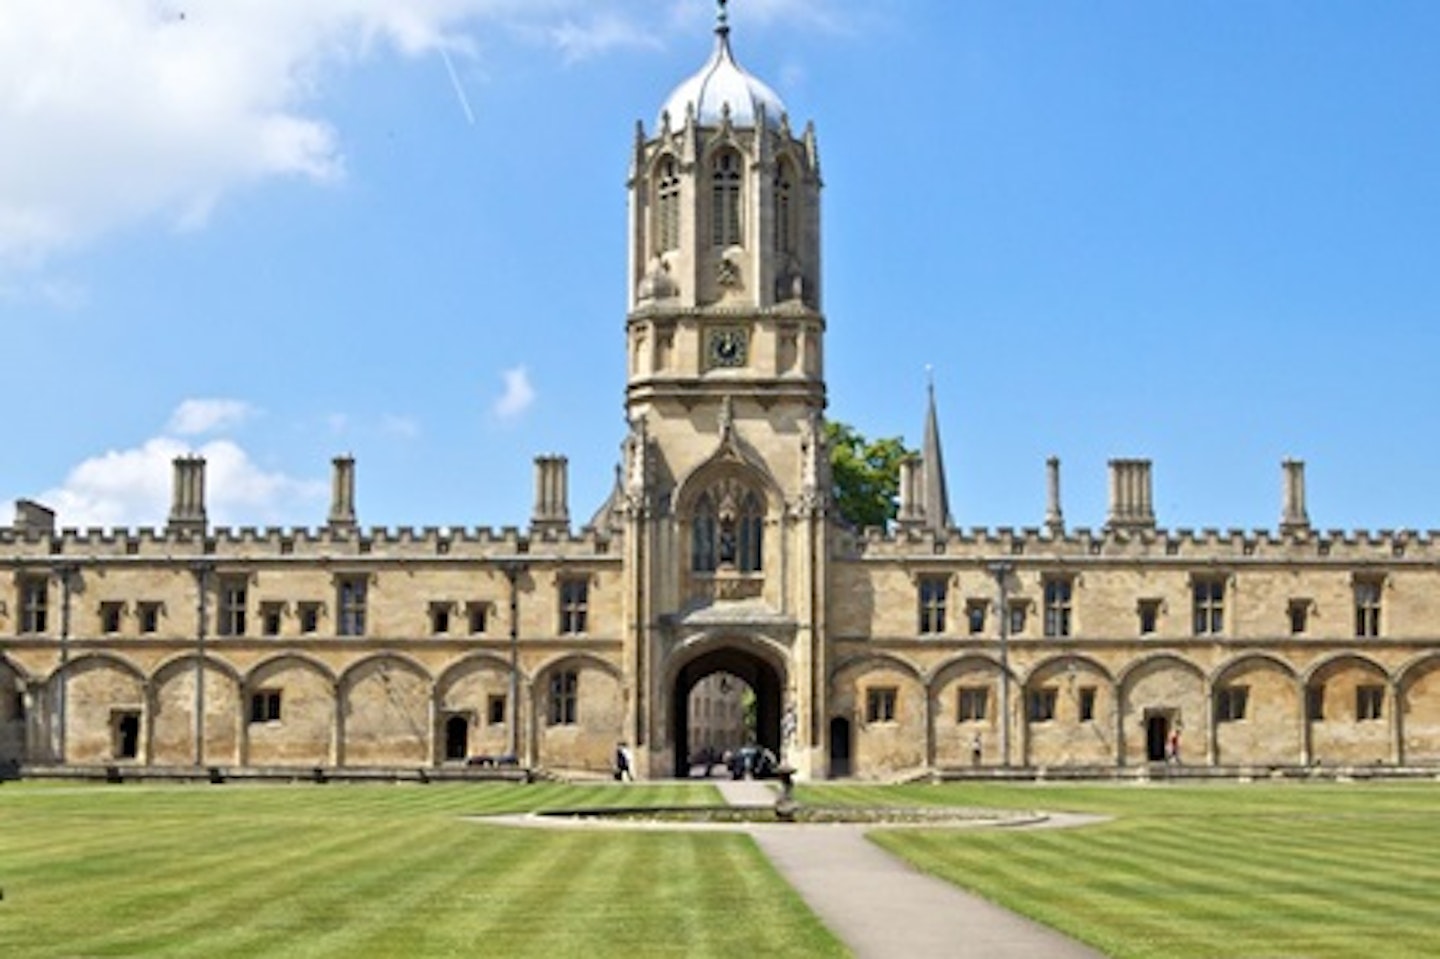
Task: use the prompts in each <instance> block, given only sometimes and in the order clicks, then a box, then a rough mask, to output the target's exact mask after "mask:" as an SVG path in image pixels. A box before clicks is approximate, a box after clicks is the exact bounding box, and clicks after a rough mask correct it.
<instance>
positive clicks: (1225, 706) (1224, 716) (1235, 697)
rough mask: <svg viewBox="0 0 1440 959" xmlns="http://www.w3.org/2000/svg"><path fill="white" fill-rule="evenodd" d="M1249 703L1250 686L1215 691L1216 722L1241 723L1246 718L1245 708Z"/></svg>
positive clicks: (1223, 687) (1229, 687) (1224, 687)
mask: <svg viewBox="0 0 1440 959" xmlns="http://www.w3.org/2000/svg"><path fill="white" fill-rule="evenodd" d="M1249 703H1250V687H1249V686H1222V687H1221V688H1219V689H1217V690H1216V691H1215V720H1216V722H1221V723H1238V722H1240V721H1241V720H1242V719H1244V718H1245V707H1246V706H1248V705H1249Z"/></svg>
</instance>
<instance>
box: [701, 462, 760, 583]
mask: <svg viewBox="0 0 1440 959" xmlns="http://www.w3.org/2000/svg"><path fill="white" fill-rule="evenodd" d="M764 553H765V504H764V500H763V499H761V497H760V496H758V495H756V494H755V493H754V492H750V491H747V490H745V489H744V488H743V487H740V486H739V484H737V483H735V482H734V481H733V480H731V481H725V482H722V483H720V484H719V485H718V486H716V487H715V488H714V489H713V490H709V491H707V492H705V493H703V494H701V496H700V498H699V499H698V500H697V501H696V503H695V512H694V515H693V517H692V519H691V524H690V568H691V570H693V571H694V572H697V573H713V572H715V571H716V570H721V569H724V570H738V571H740V572H742V573H758V572H760V571H761V570H762V569H763V567H764V560H763V557H764Z"/></svg>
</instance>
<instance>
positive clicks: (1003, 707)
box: [986, 562, 1015, 769]
mask: <svg viewBox="0 0 1440 959" xmlns="http://www.w3.org/2000/svg"><path fill="white" fill-rule="evenodd" d="M986 568H987V569H988V570H989V571H990V575H991V576H994V577H995V583H996V585H997V586H998V587H999V590H1000V765H1001V766H1002V767H1003V768H1005V769H1009V768H1010V574H1011V573H1012V572H1013V571H1014V570H1015V565H1014V564H1013V563H1006V562H996V563H990V564H989V565H988V566H987V567H986Z"/></svg>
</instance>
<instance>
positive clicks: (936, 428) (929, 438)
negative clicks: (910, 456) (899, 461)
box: [920, 378, 951, 532]
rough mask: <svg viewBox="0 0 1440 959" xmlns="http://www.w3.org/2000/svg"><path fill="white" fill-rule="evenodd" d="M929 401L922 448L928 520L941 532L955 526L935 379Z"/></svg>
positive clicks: (930, 388) (930, 384)
mask: <svg viewBox="0 0 1440 959" xmlns="http://www.w3.org/2000/svg"><path fill="white" fill-rule="evenodd" d="M929 394H930V395H929V404H928V406H927V408H926V410H925V442H924V445H923V446H922V447H921V449H920V458H921V461H922V468H923V470H924V474H923V476H922V478H921V486H922V488H923V489H924V496H925V500H924V502H925V523H926V525H927V526H929V527H930V528H931V529H933V530H935V531H937V532H944V531H945V530H947V529H949V528H950V526H951V519H950V494H949V493H948V492H947V491H946V489H945V458H944V456H943V455H941V453H940V418H939V417H938V416H937V415H936V413H935V381H934V379H933V378H932V379H931V381H930V383H929Z"/></svg>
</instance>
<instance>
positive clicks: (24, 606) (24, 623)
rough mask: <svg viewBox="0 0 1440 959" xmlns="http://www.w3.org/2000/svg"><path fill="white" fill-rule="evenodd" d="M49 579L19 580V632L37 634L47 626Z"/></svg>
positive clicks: (43, 577)
mask: <svg viewBox="0 0 1440 959" xmlns="http://www.w3.org/2000/svg"><path fill="white" fill-rule="evenodd" d="M49 609H50V579H49V577H47V576H22V577H21V578H20V632H22V633H29V634H39V633H43V632H45V630H46V628H47V627H48V626H49Z"/></svg>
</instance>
